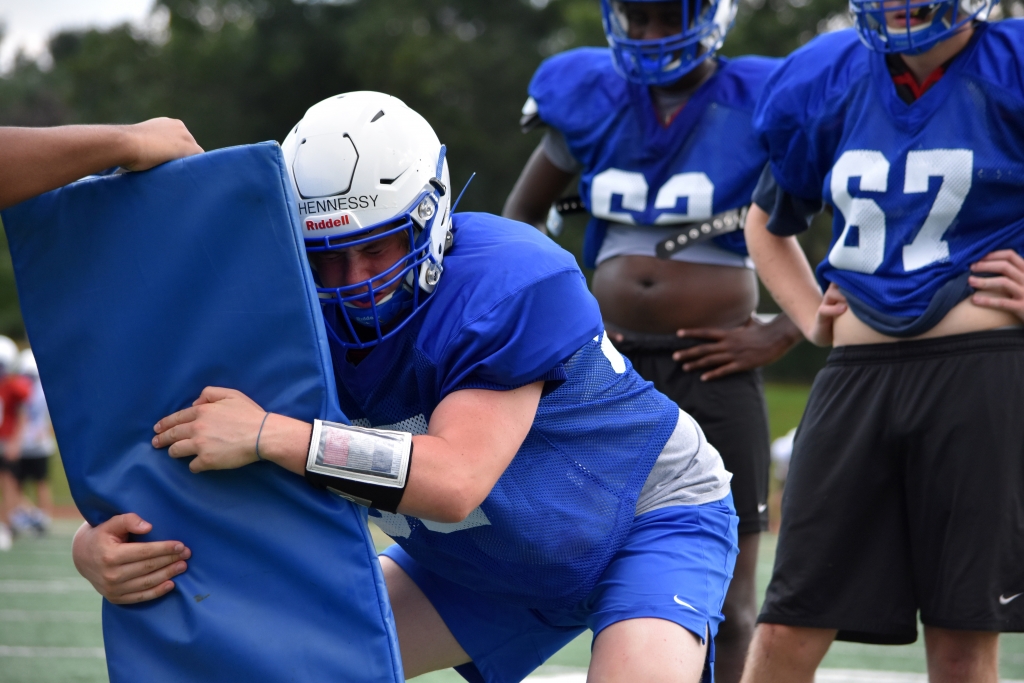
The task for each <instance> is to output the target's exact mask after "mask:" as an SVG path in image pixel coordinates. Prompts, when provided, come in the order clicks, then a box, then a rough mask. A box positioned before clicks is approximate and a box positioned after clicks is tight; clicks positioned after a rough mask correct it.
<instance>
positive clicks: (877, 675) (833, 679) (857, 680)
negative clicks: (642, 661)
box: [526, 667, 1024, 683]
mask: <svg viewBox="0 0 1024 683" xmlns="http://www.w3.org/2000/svg"><path fill="white" fill-rule="evenodd" d="M554 669H556V667H550V668H548V669H547V670H544V669H542V670H541V671H540V672H539V673H535V674H533V675H532V676H530V677H529V678H527V679H526V680H528V681H534V682H535V683H586V680H587V672H586V671H583V670H582V669H580V670H576V671H567V670H565V669H564V668H562V667H558V669H560V670H554ZM814 681H815V683H928V676H926V675H925V674H908V673H897V672H895V671H863V670H855V669H820V670H819V671H818V675H817V676H815V678H814ZM1003 683H1024V682H1022V681H1010V680H1006V679H1003Z"/></svg>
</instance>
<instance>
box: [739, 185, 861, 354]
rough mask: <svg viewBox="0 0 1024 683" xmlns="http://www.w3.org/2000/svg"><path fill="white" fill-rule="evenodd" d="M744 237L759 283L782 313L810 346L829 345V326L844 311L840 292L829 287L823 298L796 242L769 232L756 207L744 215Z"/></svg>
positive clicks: (843, 302) (794, 239) (766, 216)
mask: <svg viewBox="0 0 1024 683" xmlns="http://www.w3.org/2000/svg"><path fill="white" fill-rule="evenodd" d="M744 235H745V236H746V238H747V247H748V248H749V249H750V256H751V257H752V258H753V259H754V263H756V264H757V271H758V274H759V275H760V277H761V281H762V282H764V285H765V287H767V288H768V291H769V292H771V293H772V296H773V297H775V300H776V301H777V302H778V303H779V306H781V307H782V310H784V311H785V312H786V314H787V315H788V316H789V318H790V319H791V320H792V321H793V322H794V323H795V324H796V326H797V327H798V328H799V329H800V331H801V332H803V335H804V336H805V337H806V338H807V339H808V340H809V341H810V342H811V343H812V344H816V345H818V346H829V345H831V344H832V322H833V321H834V320H835V318H836V317H837V316H839V315H841V314H843V313H845V312H846V310H847V305H846V301H845V299H843V296H842V294H841V293H840V292H839V290H838V289H837V288H836V287H834V286H831V287H829V290H828V292H826V293H825V294H824V295H823V294H822V292H821V288H820V287H818V282H817V281H816V280H815V279H814V272H813V271H812V270H811V265H810V263H808V261H807V256H806V255H804V252H803V249H801V248H800V244H799V242H797V241H796V238H795V237H778V236H776V235H773V234H771V233H770V232H768V214H767V213H765V212H764V211H763V210H762V209H761V208H760V207H758V206H757V204H754V205H752V206H751V207H750V211H749V212H748V213H747V223H746V226H745V228H744Z"/></svg>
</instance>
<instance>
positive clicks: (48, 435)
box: [11, 349, 57, 534]
mask: <svg viewBox="0 0 1024 683" xmlns="http://www.w3.org/2000/svg"><path fill="white" fill-rule="evenodd" d="M18 374H20V375H21V376H22V377H24V378H26V379H27V380H28V381H29V382H31V393H30V394H29V397H28V399H27V400H26V401H25V403H24V406H23V408H22V413H23V426H22V429H21V457H20V459H19V460H18V463H17V466H16V467H15V477H16V478H17V480H18V487H19V489H20V495H21V499H20V504H19V505H18V507H17V508H15V510H14V512H13V513H11V524H12V526H13V528H14V531H15V532H29V531H34V532H36V533H39V534H43V533H46V531H47V530H48V529H49V528H50V521H51V519H52V518H53V496H52V495H51V494H50V484H49V471H50V470H49V464H50V456H52V455H53V454H54V453H55V452H56V447H57V443H56V441H55V440H54V438H53V428H52V427H51V425H50V414H49V412H48V411H47V409H46V397H45V396H44V395H43V385H42V383H41V382H40V381H39V368H38V367H37V366H36V359H35V356H34V355H33V353H32V350H31V349H25V350H24V351H22V352H21V354H19V356H18ZM29 483H31V484H32V485H34V487H35V494H36V501H37V502H38V506H36V505H32V503H31V501H30V499H29V498H28V495H27V491H26V485H27V484H29Z"/></svg>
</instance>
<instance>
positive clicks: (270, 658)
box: [3, 143, 403, 683]
mask: <svg viewBox="0 0 1024 683" xmlns="http://www.w3.org/2000/svg"><path fill="white" fill-rule="evenodd" d="M290 193H291V189H290V185H289V183H288V179H287V175H286V172H285V166H284V159H283V158H282V156H281V152H280V150H279V148H278V147H277V145H276V144H274V143H265V144H260V145H253V146H248V147H238V148H233V149H226V150H221V151H216V152H211V153H209V154H203V155H200V156H196V157H191V158H188V159H184V160H180V161H175V162H171V163H168V164H165V165H163V166H161V167H159V168H156V169H154V170H152V171H149V172H146V173H137V174H136V173H131V174H125V175H119V176H107V177H95V178H89V179H86V180H83V181H80V182H78V183H75V184H73V185H70V186H68V187H65V188H63V189H60V190H56V191H54V192H50V193H49V194H46V195H43V196H42V197H38V198H36V199H33V200H30V201H28V202H25V203H23V204H20V205H18V206H16V207H14V208H12V209H10V210H8V211H6V212H4V214H3V220H4V225H5V228H6V230H7V236H8V240H9V241H10V246H11V254H12V257H13V260H14V268H15V275H16V279H17V283H18V293H19V297H20V300H21V310H22V314H23V316H24V319H25V325H26V328H27V330H28V333H29V338H30V339H31V341H32V344H33V349H34V351H35V354H36V358H37V359H38V363H39V370H40V375H41V377H42V380H43V385H44V387H45V390H46V398H47V402H48V403H49V406H50V410H51V411H52V416H53V424H54V429H55V431H56V433H57V439H58V442H59V444H60V449H61V456H62V458H63V461H64V467H65V469H66V470H67V475H68V480H69V482H70V484H71V492H72V494H73V495H74V498H75V502H76V503H77V504H78V508H79V509H80V510H81V511H82V513H83V514H84V515H85V517H86V519H87V520H88V521H89V523H90V524H94V525H95V524H98V523H100V522H102V521H104V520H106V519H108V518H109V517H110V516H112V515H116V514H119V513H123V512H137V513H139V514H140V515H141V516H142V517H143V519H146V520H147V521H149V522H152V523H153V531H152V533H150V534H148V535H147V536H145V538H144V540H164V539H176V540H181V541H184V542H185V543H186V544H187V545H188V546H189V547H190V548H191V549H192V553H193V555H192V559H191V560H190V561H189V568H188V571H187V572H185V574H183V575H181V576H179V577H177V578H176V579H175V582H176V584H177V588H176V589H175V590H174V591H172V592H171V593H170V594H169V595H167V596H165V597H163V598H160V599H159V600H156V601H153V602H149V603H143V604H140V605H136V606H131V607H118V606H114V605H111V604H109V603H106V602H105V603H104V606H103V635H104V641H105V644H106V651H107V665H108V669H109V671H110V679H111V681H112V682H113V683H122V682H125V683H128V682H130V683H138V681H146V682H147V683H161V682H164V681H166V682H168V683H181V682H182V681H191V682H193V683H195V682H203V681H210V682H211V683H214V682H217V683H222V682H224V681H245V682H246V683H256V682H260V681H267V682H268V683H269V682H271V681H272V682H274V683H278V682H281V681H302V682H303V683H315V682H317V681H324V682H325V683H326V682H328V681H330V682H331V683H337V681H346V682H349V683H352V682H355V683H363V682H365V683H371V682H372V683H377V682H385V681H386V682H396V681H401V680H403V675H402V669H401V663H400V659H399V655H398V646H397V640H396V637H395V629H394V622H393V618H392V614H391V610H390V607H389V605H388V602H387V598H386V595H385V590H384V582H383V578H382V576H381V573H380V568H379V566H378V564H377V558H376V553H375V552H374V549H373V545H372V543H371V541H370V538H369V534H368V532H367V529H366V524H365V522H366V513H365V511H364V510H362V509H361V508H357V507H356V506H354V505H352V504H350V503H348V502H346V501H345V500H343V499H341V498H338V497H337V496H334V495H332V494H330V493H326V492H321V491H317V490H314V489H313V488H312V487H310V486H309V484H307V483H306V482H305V481H304V480H303V479H302V477H298V476H295V475H294V474H291V473H289V472H286V471H285V470H283V469H281V468H279V467H277V466H275V465H272V464H270V463H256V464H253V465H249V466H247V467H243V468H241V469H238V470H232V471H225V472H213V473H204V474H199V475H196V474H192V473H190V472H189V470H188V462H187V460H174V459H172V458H170V457H168V455H167V452H166V451H156V450H154V449H153V447H152V446H151V445H150V439H151V438H152V437H153V425H154V424H155V423H156V422H157V420H159V419H160V418H161V417H163V416H165V415H169V414H170V413H172V412H174V411H176V410H179V409H181V408H184V407H186V406H188V405H189V404H190V403H191V402H192V401H193V400H194V399H195V398H196V397H197V396H199V393H200V392H201V391H202V390H203V388H204V387H205V386H207V385H216V386H224V387H232V388H236V389H239V390H241V391H242V392H244V393H245V394H247V395H248V396H250V397H251V398H253V400H255V401H256V402H257V403H259V404H260V405H261V406H263V407H264V408H265V409H266V410H269V411H271V412H277V413H283V414H285V415H290V416H293V417H296V418H300V419H303V420H307V421H312V420H313V418H322V419H327V420H344V416H343V415H342V414H341V412H340V409H339V408H338V401H337V394H336V388H335V384H334V377H333V373H332V371H331V361H330V356H329V351H328V345H327V336H326V334H325V332H324V327H323V321H322V318H321V313H320V307H319V305H318V304H317V295H316V291H315V289H314V286H313V282H312V278H311V275H310V272H309V267H308V265H307V263H306V257H305V253H304V250H303V245H302V238H301V234H300V230H299V226H298V225H297V223H296V222H295V220H294V218H293V215H292V213H291V212H290V211H289V209H288V197H289V196H290Z"/></svg>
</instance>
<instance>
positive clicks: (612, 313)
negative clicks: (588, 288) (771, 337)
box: [592, 256, 758, 334]
mask: <svg viewBox="0 0 1024 683" xmlns="http://www.w3.org/2000/svg"><path fill="white" fill-rule="evenodd" d="M592 288H593V292H594V296H595V297H597V302H598V303H599V304H600V305H601V315H602V316H603V317H604V321H605V323H607V324H609V325H612V326H614V327H617V328H620V329H623V330H632V331H634V332H642V333H646V334H674V333H675V332H676V330H679V329H682V328H688V327H720V328H729V327H737V326H739V325H742V324H743V323H745V322H746V321H747V320H749V319H750V314H751V313H752V312H753V311H754V309H755V308H756V307H757V297H758V289H757V276H756V275H755V274H754V271H752V270H750V269H749V268H735V267H731V266H715V265H708V264H704V263H686V262H683V261H670V260H666V259H659V258H655V257H652V256H617V257H615V258H611V259H608V260H607V261H605V262H603V263H601V265H599V266H598V267H597V271H596V272H595V273H594V279H593V287H592Z"/></svg>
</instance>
